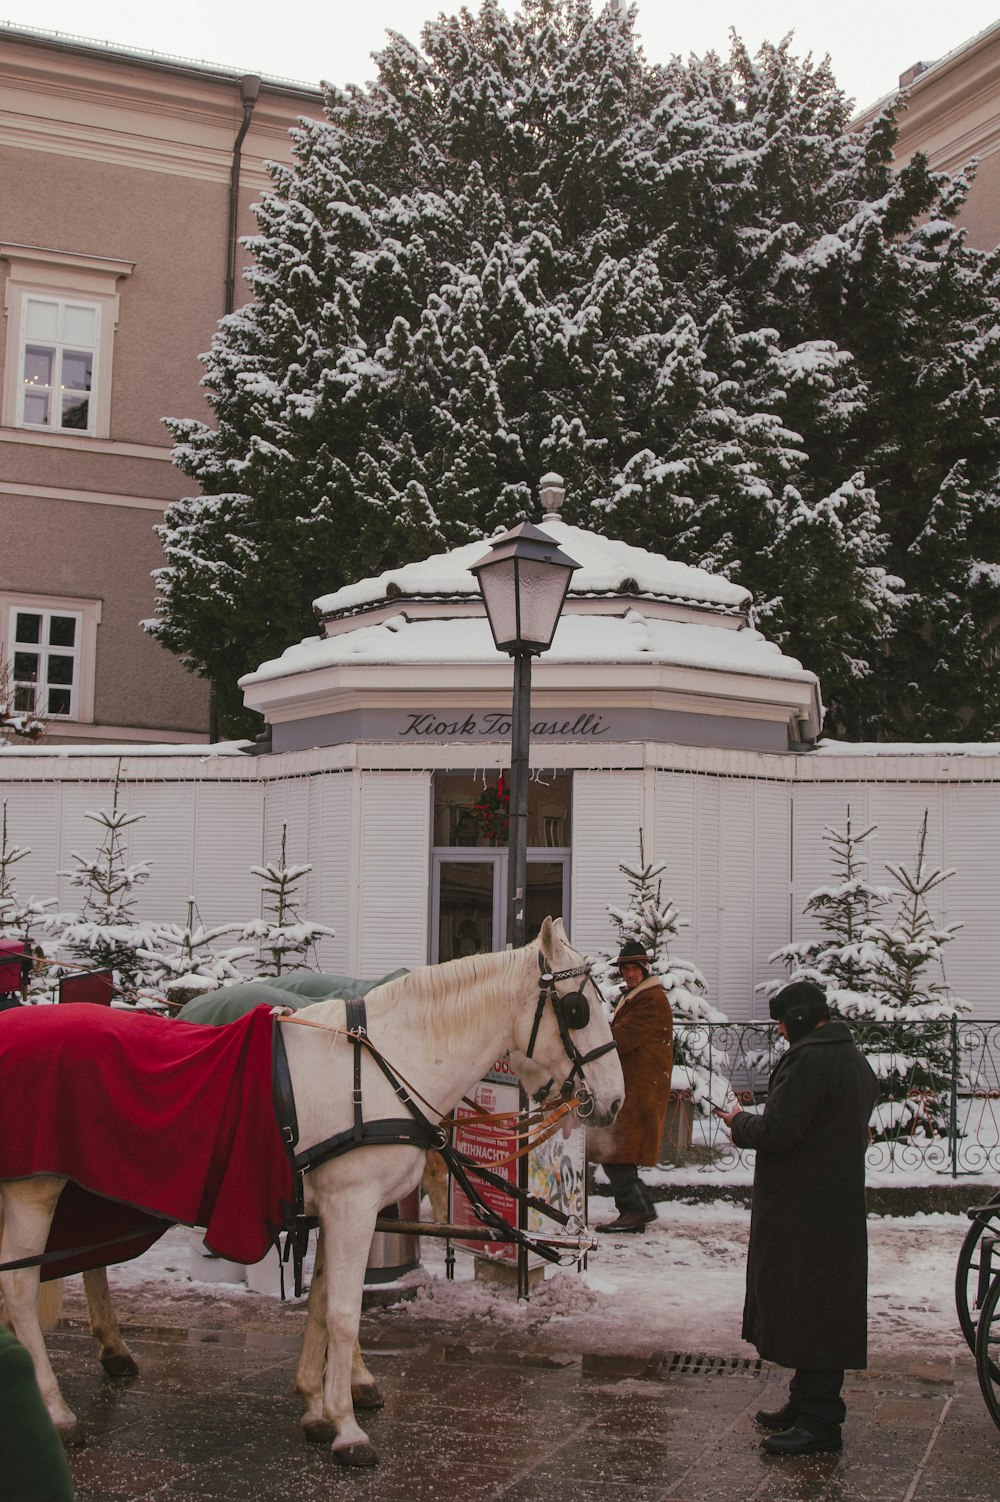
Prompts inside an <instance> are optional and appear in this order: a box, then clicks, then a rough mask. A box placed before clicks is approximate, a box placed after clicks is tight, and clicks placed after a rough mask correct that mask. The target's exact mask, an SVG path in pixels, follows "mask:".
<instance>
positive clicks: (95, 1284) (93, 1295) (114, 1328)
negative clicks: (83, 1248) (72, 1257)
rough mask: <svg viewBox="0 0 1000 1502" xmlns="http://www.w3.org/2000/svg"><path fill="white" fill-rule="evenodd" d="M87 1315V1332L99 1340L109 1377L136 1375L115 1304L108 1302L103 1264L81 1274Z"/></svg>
mask: <svg viewBox="0 0 1000 1502" xmlns="http://www.w3.org/2000/svg"><path fill="white" fill-rule="evenodd" d="M83 1287H84V1291H85V1293H86V1295H87V1310H88V1312H89V1314H90V1333H91V1334H92V1335H93V1337H94V1339H95V1340H98V1341H100V1345H101V1353H100V1362H101V1365H102V1366H103V1368H104V1370H105V1371H106V1372H107V1374H108V1376H109V1377H137V1376H138V1375H139V1368H138V1366H137V1365H136V1362H135V1358H134V1357H133V1355H132V1352H131V1351H130V1350H129V1348H128V1346H127V1345H126V1344H125V1341H124V1339H123V1337H122V1332H121V1328H120V1326H119V1324H118V1316H117V1314H116V1313H115V1306H114V1304H112V1302H111V1290H110V1289H109V1288H108V1270H107V1268H106V1267H94V1268H91V1270H90V1271H89V1272H85V1273H84V1275H83Z"/></svg>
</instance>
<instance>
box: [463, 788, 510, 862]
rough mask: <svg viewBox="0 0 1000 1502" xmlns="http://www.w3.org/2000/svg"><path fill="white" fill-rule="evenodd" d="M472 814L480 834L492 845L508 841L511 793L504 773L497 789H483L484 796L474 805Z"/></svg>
mask: <svg viewBox="0 0 1000 1502" xmlns="http://www.w3.org/2000/svg"><path fill="white" fill-rule="evenodd" d="M471 812H472V815H473V818H474V819H475V820H476V822H477V824H478V825H479V828H480V832H481V833H482V834H484V835H485V836H486V838H487V839H488V840H489V841H490V843H491V844H493V845H496V844H498V843H499V842H500V841H501V840H506V839H507V836H508V834H509V833H510V791H509V789H508V787H507V783H506V780H505V778H504V774H503V773H502V772H501V773H500V776H499V777H498V778H497V783H496V787H490V786H489V785H487V786H486V787H485V788H484V789H483V796H482V797H481V798H480V800H479V802H478V803H474V804H473V805H472V809H471Z"/></svg>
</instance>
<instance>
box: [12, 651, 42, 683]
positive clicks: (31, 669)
mask: <svg viewBox="0 0 1000 1502" xmlns="http://www.w3.org/2000/svg"><path fill="white" fill-rule="evenodd" d="M38 662H39V658H38V653H37V652H15V653H14V680H15V682H17V683H37V682H38Z"/></svg>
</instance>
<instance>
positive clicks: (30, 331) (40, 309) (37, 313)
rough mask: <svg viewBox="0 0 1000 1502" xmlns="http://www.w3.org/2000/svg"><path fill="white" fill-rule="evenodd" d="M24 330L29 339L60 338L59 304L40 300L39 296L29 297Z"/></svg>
mask: <svg viewBox="0 0 1000 1502" xmlns="http://www.w3.org/2000/svg"><path fill="white" fill-rule="evenodd" d="M24 332H25V334H26V335H27V337H28V338H29V339H51V340H53V341H54V340H56V339H58V338H59V304H58V303H57V302H39V300H38V298H36V297H29V298H28V307H27V311H26V313H25V316H24Z"/></svg>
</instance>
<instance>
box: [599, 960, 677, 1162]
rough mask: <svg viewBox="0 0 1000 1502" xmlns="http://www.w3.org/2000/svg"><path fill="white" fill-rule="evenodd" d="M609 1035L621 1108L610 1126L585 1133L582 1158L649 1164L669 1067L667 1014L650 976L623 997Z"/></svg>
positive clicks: (658, 1135) (659, 1131)
mask: <svg viewBox="0 0 1000 1502" xmlns="http://www.w3.org/2000/svg"><path fill="white" fill-rule="evenodd" d="M611 1031H612V1033H613V1035H614V1040H615V1042H616V1044H617V1045H618V1056H619V1058H620V1059H621V1061H622V1073H623V1074H624V1076H625V1104H624V1105H623V1106H622V1108H621V1110H620V1111H619V1113H618V1116H617V1117H616V1119H615V1121H614V1123H613V1124H612V1125H611V1126H609V1127H601V1128H598V1129H596V1130H594V1131H591V1132H588V1133H587V1156H588V1157H589V1158H590V1161H591V1162H592V1163H644V1164H654V1163H656V1162H657V1161H658V1159H659V1156H660V1142H661V1141H662V1139H663V1123H664V1120H665V1118H666V1114H667V1102H668V1100H669V1098H670V1074H671V1070H672V1068H673V1062H674V1019H673V1014H672V1012H671V1010H670V1003H669V1001H668V1000H667V995H666V992H665V991H664V989H663V987H662V986H661V985H660V982H659V980H658V978H657V977H656V976H655V975H650V976H647V978H646V979H645V980H644V981H641V982H640V984H639V985H638V986H636V987H635V989H634V990H632V991H626V993H625V995H624V996H623V997H622V999H621V1001H620V1002H619V1003H618V1007H617V1010H616V1011H615V1015H614V1018H613V1020H612V1023H611Z"/></svg>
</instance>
